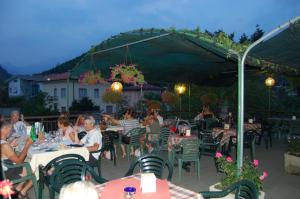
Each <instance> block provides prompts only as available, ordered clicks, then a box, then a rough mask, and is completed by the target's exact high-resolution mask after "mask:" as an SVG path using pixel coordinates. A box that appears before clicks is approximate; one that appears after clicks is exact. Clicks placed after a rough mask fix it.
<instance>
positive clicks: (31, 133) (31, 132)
mask: <svg viewBox="0 0 300 199" xmlns="http://www.w3.org/2000/svg"><path fill="white" fill-rule="evenodd" d="M30 138H31V140H32V142H35V141H36V132H35V126H34V125H32V127H31V131H30Z"/></svg>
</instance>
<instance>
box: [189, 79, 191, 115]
mask: <svg viewBox="0 0 300 199" xmlns="http://www.w3.org/2000/svg"><path fill="white" fill-rule="evenodd" d="M190 117H191V84H189V118H190Z"/></svg>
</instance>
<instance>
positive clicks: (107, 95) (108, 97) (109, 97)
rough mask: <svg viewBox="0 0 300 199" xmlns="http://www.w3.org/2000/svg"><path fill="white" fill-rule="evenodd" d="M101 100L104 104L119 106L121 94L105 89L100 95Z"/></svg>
mask: <svg viewBox="0 0 300 199" xmlns="http://www.w3.org/2000/svg"><path fill="white" fill-rule="evenodd" d="M102 100H103V102H105V103H112V104H119V103H121V102H122V93H120V92H115V91H113V90H111V89H107V90H106V91H105V92H104V93H103V95H102Z"/></svg>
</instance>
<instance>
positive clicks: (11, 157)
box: [0, 122, 32, 197]
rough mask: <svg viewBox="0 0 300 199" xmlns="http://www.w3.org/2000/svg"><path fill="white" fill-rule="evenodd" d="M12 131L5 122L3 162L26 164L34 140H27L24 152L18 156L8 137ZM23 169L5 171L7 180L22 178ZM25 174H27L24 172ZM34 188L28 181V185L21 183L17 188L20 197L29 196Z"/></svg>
mask: <svg viewBox="0 0 300 199" xmlns="http://www.w3.org/2000/svg"><path fill="white" fill-rule="evenodd" d="M11 129H12V124H10V123H8V122H3V123H2V125H1V134H0V136H1V142H0V143H1V161H7V162H10V163H15V164H20V163H23V162H24V159H25V158H26V156H27V152H28V149H29V147H30V146H31V145H32V140H31V139H30V138H27V140H26V143H25V146H24V148H23V150H22V151H21V153H20V154H18V155H17V154H16V153H15V151H14V149H13V148H12V146H11V144H10V143H8V142H7V141H6V140H7V137H8V135H9V134H10V132H11ZM21 173H22V169H19V170H18V169H11V170H10V169H8V170H7V171H5V175H6V178H8V179H15V178H17V179H18V178H20V176H21V175H22V174H21ZM23 174H25V172H24V171H23ZM31 187H32V182H31V181H28V182H26V183H20V184H19V185H18V186H17V187H16V190H17V192H19V194H20V196H22V197H25V196H26V194H27V191H28V190H29V189H30V188H31Z"/></svg>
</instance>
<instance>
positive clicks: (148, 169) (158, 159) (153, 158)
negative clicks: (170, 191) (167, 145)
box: [125, 154, 173, 181]
mask: <svg viewBox="0 0 300 199" xmlns="http://www.w3.org/2000/svg"><path fill="white" fill-rule="evenodd" d="M137 165H138V166H139V168H140V171H141V172H142V173H154V174H155V176H156V177H157V178H159V179H161V178H162V176H163V170H164V168H165V166H166V167H167V168H168V170H169V174H168V177H167V179H168V181H171V180H172V175H173V165H171V163H170V162H169V161H168V160H165V159H164V158H163V157H162V156H160V155H157V154H145V155H143V156H141V157H139V158H138V159H136V160H135V161H134V162H132V163H131V165H130V167H129V170H128V171H127V173H126V174H125V176H130V175H133V171H134V169H135V167H136V166H137Z"/></svg>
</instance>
